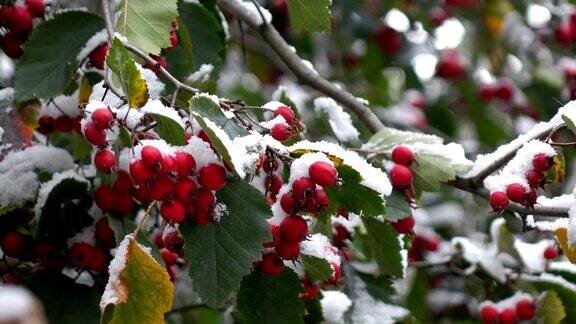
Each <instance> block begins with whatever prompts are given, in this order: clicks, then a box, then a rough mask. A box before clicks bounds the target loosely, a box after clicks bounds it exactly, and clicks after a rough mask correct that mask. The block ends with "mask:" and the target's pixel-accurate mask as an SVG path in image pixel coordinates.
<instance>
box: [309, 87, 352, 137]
mask: <svg viewBox="0 0 576 324" xmlns="http://www.w3.org/2000/svg"><path fill="white" fill-rule="evenodd" d="M314 107H315V108H316V111H317V112H325V113H326V114H328V123H329V124H330V128H332V132H334V135H336V138H338V140H339V141H342V142H350V141H357V140H358V138H359V136H360V132H358V130H357V129H356V127H354V124H353V123H352V117H350V115H349V114H348V113H347V112H345V111H344V109H343V108H342V106H340V105H339V104H338V103H337V102H336V101H335V100H334V99H332V98H329V97H320V98H316V99H314Z"/></svg>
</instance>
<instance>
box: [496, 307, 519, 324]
mask: <svg viewBox="0 0 576 324" xmlns="http://www.w3.org/2000/svg"><path fill="white" fill-rule="evenodd" d="M498 319H499V324H514V323H516V320H517V319H518V318H517V316H516V310H515V309H514V308H506V309H504V310H503V311H502V312H501V313H500V316H498Z"/></svg>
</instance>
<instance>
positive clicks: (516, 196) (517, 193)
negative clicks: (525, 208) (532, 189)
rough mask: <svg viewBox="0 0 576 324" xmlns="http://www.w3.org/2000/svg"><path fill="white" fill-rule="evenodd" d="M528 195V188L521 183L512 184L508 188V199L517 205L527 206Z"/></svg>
mask: <svg viewBox="0 0 576 324" xmlns="http://www.w3.org/2000/svg"><path fill="white" fill-rule="evenodd" d="M526 194H527V192H526V188H524V186H523V185H521V184H519V183H511V184H509V185H508V186H507V187H506V195H507V196H508V199H510V200H511V201H513V202H515V203H519V204H525V203H526Z"/></svg>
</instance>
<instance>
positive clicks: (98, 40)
mask: <svg viewBox="0 0 576 324" xmlns="http://www.w3.org/2000/svg"><path fill="white" fill-rule="evenodd" d="M107 42H108V33H107V32H106V29H102V30H101V31H99V32H97V33H96V34H94V35H92V37H90V39H89V40H88V41H87V42H86V45H84V47H83V48H82V50H80V53H78V55H77V56H76V62H81V61H82V60H83V59H85V58H86V57H88V55H90V53H92V51H93V50H94V49H96V47H98V46H100V45H101V44H104V43H107Z"/></svg>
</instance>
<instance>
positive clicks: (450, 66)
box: [436, 49, 466, 80]
mask: <svg viewBox="0 0 576 324" xmlns="http://www.w3.org/2000/svg"><path fill="white" fill-rule="evenodd" d="M465 75H466V64H465V63H464V61H463V60H462V57H460V54H459V53H458V51H456V50H454V49H449V50H445V51H444V52H442V54H441V55H440V57H439V58H438V64H437V65H436V76H437V77H439V78H442V79H446V80H459V79H462V78H463V77H464V76H465Z"/></svg>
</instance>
